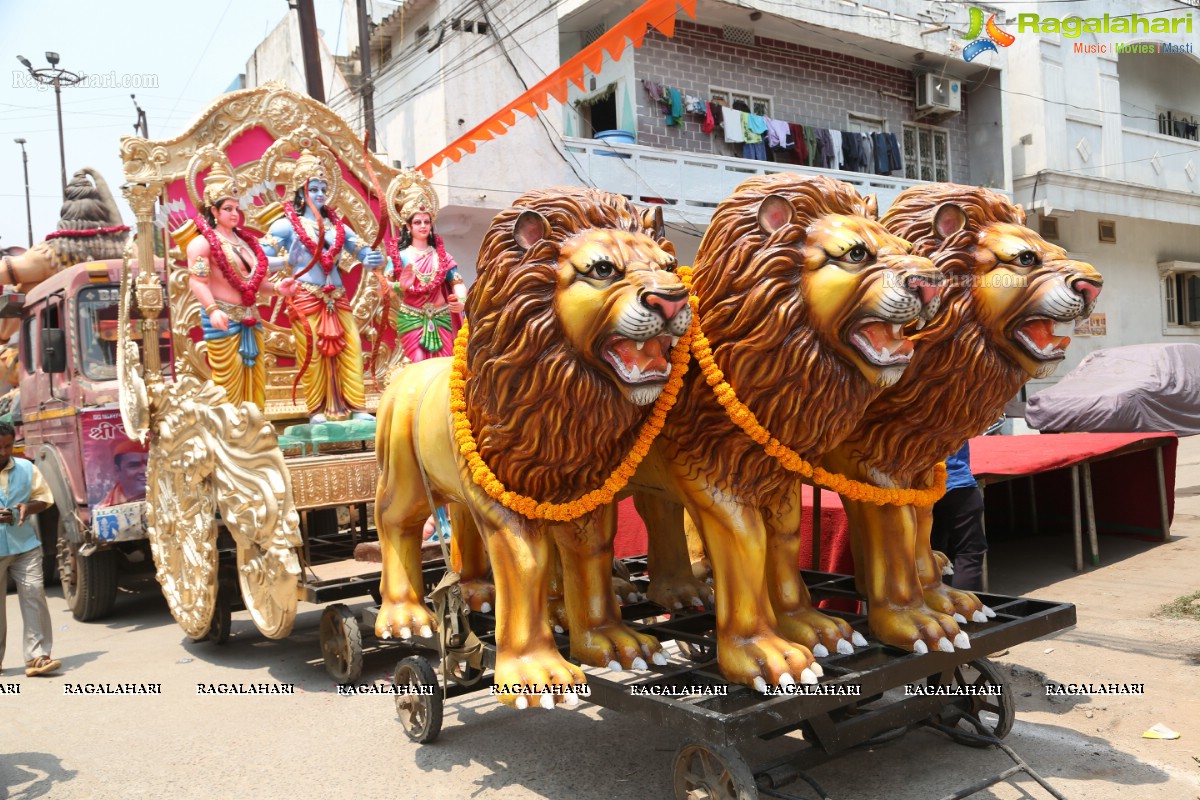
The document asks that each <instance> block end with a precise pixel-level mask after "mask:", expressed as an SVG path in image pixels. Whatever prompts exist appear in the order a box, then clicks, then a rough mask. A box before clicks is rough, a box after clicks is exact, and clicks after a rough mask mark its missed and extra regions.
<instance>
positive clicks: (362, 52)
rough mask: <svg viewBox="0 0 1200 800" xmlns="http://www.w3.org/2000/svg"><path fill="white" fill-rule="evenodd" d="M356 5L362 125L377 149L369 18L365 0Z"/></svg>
mask: <svg viewBox="0 0 1200 800" xmlns="http://www.w3.org/2000/svg"><path fill="white" fill-rule="evenodd" d="M357 5H358V58H359V61H361V62H362V103H363V127H364V128H365V129H366V136H367V141H368V142H370V143H371V148H372V149H373V150H379V141H378V140H377V139H376V138H375V80H374V78H372V77H371V20H370V19H369V18H368V17H367V0H357Z"/></svg>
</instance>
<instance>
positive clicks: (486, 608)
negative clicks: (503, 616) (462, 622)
mask: <svg viewBox="0 0 1200 800" xmlns="http://www.w3.org/2000/svg"><path fill="white" fill-rule="evenodd" d="M491 610H492V604H491V603H489V602H487V601H484V602H483V604H482V605H480V606H479V613H480V614H487V613H488V612H490V611H491Z"/></svg>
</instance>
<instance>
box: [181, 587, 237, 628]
mask: <svg viewBox="0 0 1200 800" xmlns="http://www.w3.org/2000/svg"><path fill="white" fill-rule="evenodd" d="M236 591H237V583H236V582H235V581H234V580H233V576H232V575H228V574H223V575H221V576H220V577H219V578H218V579H217V603H216V605H215V606H214V607H213V615H212V622H210V623H209V625H208V633H206V634H204V635H203V636H201V637H200V638H198V639H192V641H193V642H212V643H213V644H228V643H229V634H230V632H231V631H232V626H233V597H234V595H233V593H234V592H236Z"/></svg>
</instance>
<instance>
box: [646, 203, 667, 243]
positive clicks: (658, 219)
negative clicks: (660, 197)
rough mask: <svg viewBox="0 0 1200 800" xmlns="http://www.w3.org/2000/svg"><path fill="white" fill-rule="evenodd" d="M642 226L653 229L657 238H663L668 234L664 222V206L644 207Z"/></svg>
mask: <svg viewBox="0 0 1200 800" xmlns="http://www.w3.org/2000/svg"><path fill="white" fill-rule="evenodd" d="M642 227H643V228H646V229H647V230H649V231H651V232H652V233H653V234H654V238H656V239H662V238H663V237H664V236H666V233H667V231H666V226H665V224H664V223H663V213H662V206H651V207H650V208H643V209H642Z"/></svg>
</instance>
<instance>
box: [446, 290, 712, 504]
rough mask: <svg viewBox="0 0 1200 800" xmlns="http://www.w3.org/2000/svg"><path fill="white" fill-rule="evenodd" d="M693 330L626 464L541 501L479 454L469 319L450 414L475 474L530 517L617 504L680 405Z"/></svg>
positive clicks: (674, 357)
mask: <svg viewBox="0 0 1200 800" xmlns="http://www.w3.org/2000/svg"><path fill="white" fill-rule="evenodd" d="M691 303H692V310H693V312H695V303H696V300H695V298H692V299H691ZM695 320H696V317H695V315H694V313H693V316H692V325H693V326H694V325H695V324H696V322H695ZM692 330H694V328H693V329H689V330H688V332H687V333H686V334H684V335H683V337H682V338H680V340H679V341H678V342H676V344H675V347H673V348H672V349H671V375H670V377H669V378H668V379H667V385H666V386H664V387H663V390H662V394H660V395H659V396H658V400H656V401H655V403H654V409H653V410H652V411H651V412H650V416H649V417H648V418H647V419H646V421H645V422H643V423H642V428H641V430H640V431H638V437H637V441H636V442H635V443H634V445H633V449H631V450H630V451H629V454H628V455H626V456H625V458H623V459H621V463H620V465H618V466H617V468H616V469H615V470H613V472H612V474H611V475H609V476H608V478H607V479H606V480H605V481H604V485H603V486H602V487H601V488H599V489H593V490H592V491H590V492H587V493H586V494H584V495H582V496H581V497H579V498H578V499H575V500H572V501H570V502H568V503H540V502H538V501H537V500H535V499H533V498H532V497H526V496H525V495H522V494H517V493H516V492H513V491H510V490H509V489H507V488H505V486H504V484H503V483H501V482H500V479H499V478H497V477H496V474H495V473H494V472H492V470H491V468H490V467H489V466H488V465H487V463H486V462H484V460H483V457H482V456H481V455H479V447H478V445H477V444H476V443H475V436H474V434H473V433H472V432H471V421H470V420H469V419H467V399H466V389H467V323H466V322H464V323H463V326H462V328H461V329H459V331H458V338H457V339H455V341H454V361H453V362H452V364H451V367H450V413H451V414H452V415H453V417H454V438H455V440H456V441H457V442H458V450H459V452H460V453H462V454H463V455H464V456H465V457H466V459H467V468H468V469H469V470H470V472H471V479H472V480H474V481H475V483H476V484H478V485H479V486H480V488H482V489H483V490H484V491H485V492H487V493H488V495H489V496H490V497H492V498H493V499H495V500H498V501H500V503H501V505H503V506H504V507H505V508H510V509H512V510H513V511H515V512H517V513H518V514H520V515H522V516H524V517H528V518H529V519H535V520H536V519H544V520H553V521H556V522H569V521H570V520H573V519H577V518H578V517H582V516H583V515H584V514H589V513H591V512H592V511H595V510H596V509H597V508H599V507H600V506H602V505H607V504H608V503H611V502H612V501H613V498H614V497H615V496H616V494H617V492H619V491H621V490H622V489H624V488H625V485H626V484H627V483H629V479H630V478H632V477H633V473H634V472H636V471H637V468H638V465H639V464H641V463H642V459H643V458H645V457H646V453H648V452H650V445H651V444H653V442H654V439H655V438H656V437H657V436H658V434H659V432H660V431H662V428H663V424H664V423H665V422H666V420H667V412H668V411H670V410H671V408H672V406H674V405H675V400H676V398H678V397H679V390H680V389H681V388H682V387H683V376H684V375H685V374H686V373H687V368H688V354H689V348H690V346H691V342H692Z"/></svg>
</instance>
